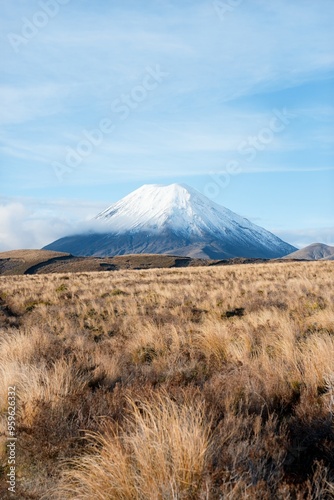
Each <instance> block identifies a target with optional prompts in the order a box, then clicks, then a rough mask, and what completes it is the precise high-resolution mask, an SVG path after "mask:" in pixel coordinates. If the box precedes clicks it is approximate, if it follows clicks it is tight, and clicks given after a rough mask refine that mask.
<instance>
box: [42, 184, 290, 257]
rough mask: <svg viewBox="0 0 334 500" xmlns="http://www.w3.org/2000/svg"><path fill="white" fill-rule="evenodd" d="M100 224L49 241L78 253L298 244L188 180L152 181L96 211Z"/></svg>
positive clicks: (225, 252) (268, 253)
mask: <svg viewBox="0 0 334 500" xmlns="http://www.w3.org/2000/svg"><path fill="white" fill-rule="evenodd" d="M95 221H96V225H97V227H98V229H96V231H95V232H90V233H86V234H74V235H72V236H67V237H65V238H61V239H59V240H57V241H54V242H53V243H51V244H49V245H47V246H46V247H44V248H45V249H47V250H55V251H61V252H69V253H71V254H73V255H77V256H99V257H105V256H114V255H125V254H140V253H154V254H173V255H181V256H188V257H192V258H206V259H230V258H235V257H243V258H263V259H271V258H278V257H282V256H284V255H287V254H289V253H291V252H292V251H294V250H296V248H295V247H293V246H292V245H289V244H288V243H286V242H284V241H282V240H281V239H280V238H278V237H277V236H275V235H274V234H272V233H270V232H269V231H267V230H266V229H263V228H262V227H260V226H257V225H255V224H253V223H252V222H250V221H249V220H248V219H246V218H244V217H241V216H240V215H237V214H236V213H234V212H232V211H231V210H228V209H227V208H225V207H223V206H221V205H218V204H217V203H214V202H213V201H212V200H209V199H208V198H206V197H205V196H203V195H202V194H201V193H199V192H198V191H196V190H195V189H193V188H191V187H189V186H186V185H183V184H170V185H167V186H165V185H160V184H147V185H144V186H142V187H140V188H139V189H137V190H136V191H133V192H132V193H130V194H129V195H127V196H125V197H124V198H122V199H121V200H120V201H118V202H116V203H114V204H113V205H111V206H110V207H109V208H107V209H106V210H104V211H103V212H101V213H100V214H98V215H97V216H96V217H95Z"/></svg>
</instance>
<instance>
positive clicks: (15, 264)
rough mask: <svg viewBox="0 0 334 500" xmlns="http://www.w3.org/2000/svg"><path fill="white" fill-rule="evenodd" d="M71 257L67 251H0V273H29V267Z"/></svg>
mask: <svg viewBox="0 0 334 500" xmlns="http://www.w3.org/2000/svg"><path fill="white" fill-rule="evenodd" d="M69 258H71V255H70V254H69V253H64V252H53V251H50V250H10V251H9V252H1V253H0V274H4V275H13V274H29V273H28V271H29V269H31V268H33V267H35V266H39V265H45V264H47V263H52V262H55V261H57V260H59V259H62V260H66V259H69Z"/></svg>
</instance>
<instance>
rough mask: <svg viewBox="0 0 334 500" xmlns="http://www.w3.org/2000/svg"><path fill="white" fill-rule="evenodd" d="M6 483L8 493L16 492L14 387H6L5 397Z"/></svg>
mask: <svg viewBox="0 0 334 500" xmlns="http://www.w3.org/2000/svg"><path fill="white" fill-rule="evenodd" d="M7 398H8V399H7V405H8V407H7V446H6V447H7V465H8V472H7V476H6V478H7V483H8V491H10V492H11V493H15V491H16V440H17V437H16V387H15V386H9V387H8V396H7Z"/></svg>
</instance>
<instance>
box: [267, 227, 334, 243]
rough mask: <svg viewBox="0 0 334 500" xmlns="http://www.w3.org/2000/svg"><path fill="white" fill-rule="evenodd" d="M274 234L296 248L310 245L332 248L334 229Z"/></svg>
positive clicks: (278, 232) (281, 231)
mask: <svg viewBox="0 0 334 500" xmlns="http://www.w3.org/2000/svg"><path fill="white" fill-rule="evenodd" d="M274 233H275V234H276V235H277V236H279V237H280V238H282V240H284V241H288V242H289V243H291V245H294V246H295V247H297V248H303V247H306V246H307V245H311V244H312V243H325V244H326V245H330V246H334V227H322V228H321V227H311V228H304V229H290V230H276V231H274Z"/></svg>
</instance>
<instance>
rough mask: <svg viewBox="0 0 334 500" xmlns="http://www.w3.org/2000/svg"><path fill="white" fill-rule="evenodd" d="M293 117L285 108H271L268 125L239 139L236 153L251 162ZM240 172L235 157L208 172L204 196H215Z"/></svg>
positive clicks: (239, 163) (239, 162) (238, 163)
mask: <svg viewBox="0 0 334 500" xmlns="http://www.w3.org/2000/svg"><path fill="white" fill-rule="evenodd" d="M295 117H296V115H294V114H293V113H290V112H289V111H288V110H287V109H286V108H283V109H282V110H279V109H273V111H272V117H271V118H270V120H269V123H268V126H266V127H262V128H261V129H260V130H259V131H258V133H257V134H256V135H254V136H249V137H248V138H247V139H246V140H244V141H241V142H240V144H239V145H238V147H237V151H238V154H239V155H240V156H243V157H244V161H246V162H248V163H251V162H253V161H254V160H255V158H256V157H257V154H258V153H259V152H260V151H264V150H265V149H266V148H267V147H268V146H269V144H270V143H271V142H273V141H274V139H275V137H276V135H277V134H279V133H281V132H283V131H284V130H285V129H286V127H287V126H288V125H289V124H290V122H291V120H292V119H293V118H295ZM241 172H242V168H241V161H240V160H237V159H234V160H231V161H229V162H228V163H227V164H226V166H225V168H224V169H223V170H221V171H219V172H210V174H209V176H210V179H211V181H210V182H207V183H206V184H205V186H204V194H205V196H207V197H209V198H216V197H217V196H218V194H219V193H220V190H221V189H225V188H226V187H227V186H228V185H229V183H230V181H231V177H233V176H234V175H237V174H240V173H241Z"/></svg>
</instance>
